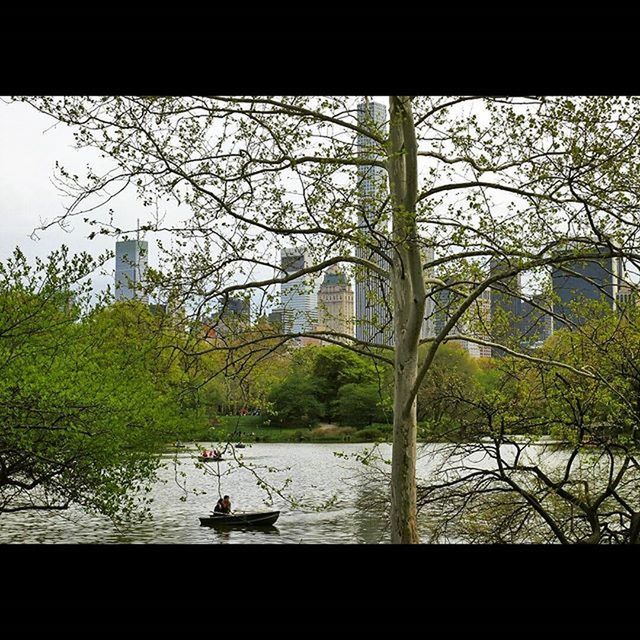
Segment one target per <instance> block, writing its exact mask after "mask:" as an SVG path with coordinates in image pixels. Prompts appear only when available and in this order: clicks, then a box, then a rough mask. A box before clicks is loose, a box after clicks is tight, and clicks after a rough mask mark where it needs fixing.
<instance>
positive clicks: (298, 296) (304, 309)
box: [279, 247, 323, 333]
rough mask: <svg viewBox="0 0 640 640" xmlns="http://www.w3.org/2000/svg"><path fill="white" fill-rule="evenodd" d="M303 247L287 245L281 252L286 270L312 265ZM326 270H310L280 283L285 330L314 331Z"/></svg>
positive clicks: (293, 270)
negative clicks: (320, 291) (310, 271)
mask: <svg viewBox="0 0 640 640" xmlns="http://www.w3.org/2000/svg"><path fill="white" fill-rule="evenodd" d="M311 264H312V263H311V259H310V257H309V255H308V254H307V253H306V252H305V251H304V249H299V248H296V247H285V248H284V249H282V250H281V253H280V266H281V267H282V270H283V271H284V272H286V273H287V274H291V273H295V272H296V271H300V269H305V268H307V267H309V266H311ZM322 276H323V274H322V273H320V274H316V273H310V274H307V275H304V276H300V277H298V278H294V279H293V280H290V281H289V282H283V283H282V284H281V285H280V305H279V308H280V309H281V310H282V323H283V328H284V330H285V331H290V332H292V333H304V332H306V331H311V330H313V328H314V327H315V325H316V323H317V321H318V289H319V288H320V284H321V282H322Z"/></svg>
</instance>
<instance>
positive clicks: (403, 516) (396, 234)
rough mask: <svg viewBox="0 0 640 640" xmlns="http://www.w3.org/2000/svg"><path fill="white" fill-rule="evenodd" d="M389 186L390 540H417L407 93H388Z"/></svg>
mask: <svg viewBox="0 0 640 640" xmlns="http://www.w3.org/2000/svg"><path fill="white" fill-rule="evenodd" d="M388 170H389V192H390V196H391V204H392V207H393V214H392V219H393V252H394V253H393V270H392V271H393V280H392V288H393V301H394V312H393V327H394V344H395V356H394V358H395V385H394V400H393V454H392V464H391V542H392V543H396V544H414V543H418V542H420V538H419V537H418V528H417V506H416V431H417V412H416V398H415V395H414V392H413V386H414V384H415V381H416V377H417V373H418V344H419V340H420V330H421V328H422V322H423V316H424V307H425V295H426V293H425V284H424V278H423V274H422V257H421V254H420V244H419V242H418V232H417V225H416V210H415V207H416V198H417V184H418V173H417V145H416V139H415V127H414V122H413V115H412V112H411V100H410V99H409V98H408V97H394V96H392V97H391V98H390V124H389V150H388Z"/></svg>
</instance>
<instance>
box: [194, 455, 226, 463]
mask: <svg viewBox="0 0 640 640" xmlns="http://www.w3.org/2000/svg"><path fill="white" fill-rule="evenodd" d="M198 460H199V461H200V462H221V461H222V460H224V458H215V457H214V456H198Z"/></svg>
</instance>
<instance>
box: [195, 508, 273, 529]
mask: <svg viewBox="0 0 640 640" xmlns="http://www.w3.org/2000/svg"><path fill="white" fill-rule="evenodd" d="M279 515H280V512H279V511H259V512H253V513H242V512H236V513H232V514H224V513H220V514H213V515H211V516H207V517H206V518H200V525H201V526H203V527H266V526H269V525H272V524H273V523H274V522H275V521H276V520H277V519H278V516H279Z"/></svg>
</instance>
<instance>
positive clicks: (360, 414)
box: [335, 382, 384, 427]
mask: <svg viewBox="0 0 640 640" xmlns="http://www.w3.org/2000/svg"><path fill="white" fill-rule="evenodd" d="M335 414H336V416H337V418H338V420H339V421H340V423H341V424H348V425H352V426H355V427H358V426H362V425H366V424H369V425H370V424H371V423H372V422H374V421H376V420H378V421H383V420H384V415H383V414H382V412H381V410H380V390H379V388H378V385H376V384H374V383H367V384H356V383H353V382H351V383H349V384H345V385H343V386H342V387H340V390H339V391H338V398H337V399H336V401H335Z"/></svg>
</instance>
